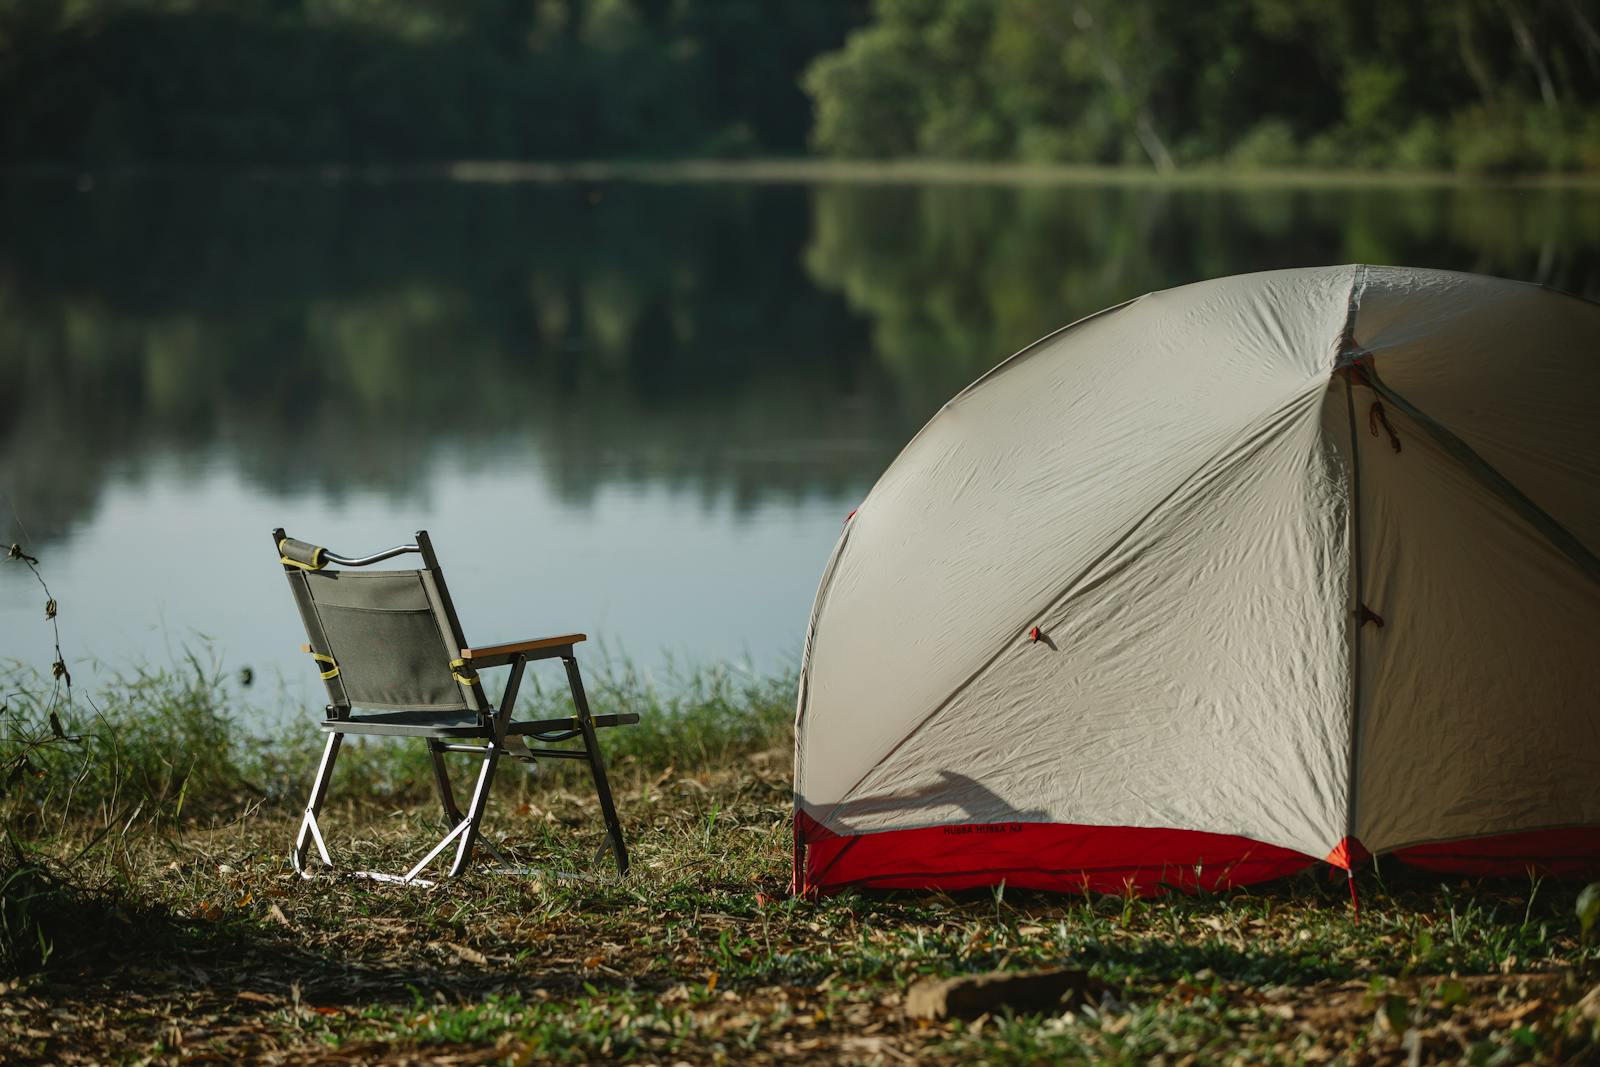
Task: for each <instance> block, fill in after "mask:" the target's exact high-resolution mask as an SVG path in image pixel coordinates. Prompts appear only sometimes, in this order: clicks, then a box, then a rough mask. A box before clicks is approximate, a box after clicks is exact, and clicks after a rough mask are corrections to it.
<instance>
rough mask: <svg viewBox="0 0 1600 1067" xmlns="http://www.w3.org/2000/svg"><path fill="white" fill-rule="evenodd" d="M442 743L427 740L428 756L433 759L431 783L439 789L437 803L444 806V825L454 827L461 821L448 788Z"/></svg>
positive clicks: (448, 777)
mask: <svg viewBox="0 0 1600 1067" xmlns="http://www.w3.org/2000/svg"><path fill="white" fill-rule="evenodd" d="M444 754H445V747H444V742H443V741H437V740H434V739H432V738H429V740H428V755H430V756H432V757H433V782H434V784H435V785H437V786H438V787H439V801H440V803H441V804H443V805H444V818H445V825H447V826H455V825H456V824H457V823H459V822H460V821H461V809H460V808H458V807H456V795H455V792H454V791H453V790H452V789H451V788H450V775H449V774H448V773H447V772H446V771H445V766H444Z"/></svg>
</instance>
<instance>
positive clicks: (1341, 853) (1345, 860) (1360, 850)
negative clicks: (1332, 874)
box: [1322, 837, 1372, 871]
mask: <svg viewBox="0 0 1600 1067" xmlns="http://www.w3.org/2000/svg"><path fill="white" fill-rule="evenodd" d="M1371 858H1372V853H1370V852H1368V851H1367V846H1366V845H1363V844H1362V843H1361V842H1360V841H1359V840H1357V839H1356V838H1354V837H1347V838H1345V839H1344V840H1342V841H1340V842H1339V843H1338V844H1337V845H1334V846H1333V850H1332V851H1331V852H1329V853H1328V854H1327V855H1326V856H1324V857H1323V858H1322V859H1323V862H1324V863H1329V864H1332V865H1333V866H1335V867H1337V868H1339V869H1340V870H1341V871H1348V870H1351V869H1353V868H1354V867H1355V866H1356V865H1357V864H1360V863H1365V862H1367V860H1369V859H1371Z"/></svg>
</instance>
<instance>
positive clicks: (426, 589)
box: [298, 571, 477, 711]
mask: <svg viewBox="0 0 1600 1067" xmlns="http://www.w3.org/2000/svg"><path fill="white" fill-rule="evenodd" d="M298 577H299V579H300V581H299V584H300V585H301V586H302V587H303V588H304V589H305V591H306V595H307V596H308V598H309V600H310V602H311V607H312V610H313V612H314V613H315V616H316V621H317V623H318V626H319V628H320V630H321V631H322V635H323V638H324V640H325V642H326V645H325V647H324V648H317V644H316V642H315V640H313V644H312V647H313V648H317V651H320V652H324V653H325V654H327V655H331V656H333V657H334V660H335V661H336V662H337V663H338V665H339V674H338V677H337V678H336V679H334V681H337V682H339V683H340V684H341V688H342V690H343V693H344V695H345V698H346V703H347V704H349V705H353V706H356V707H364V708H383V709H407V710H411V709H418V710H421V709H427V710H434V709H437V710H441V711H444V710H459V711H467V710H477V708H476V706H475V704H476V702H474V704H473V705H469V703H468V701H467V697H466V695H465V694H464V692H463V690H464V689H465V688H466V687H464V686H462V685H461V684H460V683H458V682H457V681H456V679H455V678H454V676H453V675H452V674H451V670H450V660H451V659H452V658H454V656H455V655H456V648H457V646H456V643H455V641H456V639H455V637H454V636H453V635H452V634H451V633H450V628H449V625H448V622H447V621H446V619H445V618H444V616H443V614H442V612H440V611H439V610H438V607H437V605H438V597H437V591H436V589H434V588H432V583H431V582H429V581H427V578H428V575H427V572H425V571H382V572H375V573H372V574H352V573H350V572H349V571H308V572H304V573H303V574H301V575H299V576H298ZM313 636H314V635H313ZM474 688H476V687H474ZM330 689H331V686H330Z"/></svg>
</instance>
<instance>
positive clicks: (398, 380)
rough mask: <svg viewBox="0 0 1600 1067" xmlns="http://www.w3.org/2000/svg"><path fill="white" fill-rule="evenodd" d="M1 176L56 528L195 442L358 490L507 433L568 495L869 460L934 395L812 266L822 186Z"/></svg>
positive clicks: (883, 455)
mask: <svg viewBox="0 0 1600 1067" xmlns="http://www.w3.org/2000/svg"><path fill="white" fill-rule="evenodd" d="M0 196H4V200H3V201H0V213H3V214H0V220H3V223H4V225H3V227H0V228H3V229H4V236H0V364H3V365H4V367H5V370H6V377H7V379H8V383H9V385H8V388H7V389H5V390H4V391H3V396H4V399H0V405H3V407H0V417H3V418H4V423H3V427H0V486H5V487H8V488H9V489H10V490H11V491H12V492H13V493H14V494H15V496H16V497H17V498H18V502H19V504H20V505H23V506H24V510H25V511H26V512H27V514H29V515H30V516H31V517H32V518H33V519H34V523H35V525H37V526H41V527H43V528H44V529H45V530H47V531H48V532H50V533H56V532H59V531H60V530H61V529H63V528H64V526H65V525H66V524H67V523H68V522H70V521H71V519H73V518H74V517H76V516H77V515H79V514H81V513H83V512H84V511H85V510H86V509H87V508H88V506H89V505H90V504H91V503H92V501H93V499H94V496H95V493H96V490H97V487H98V485H99V484H100V482H101V481H102V480H103V479H104V478H105V477H106V476H107V473H108V471H109V470H110V469H112V468H116V469H119V470H124V471H127V472H129V473H130V474H136V473H137V472H138V470H139V469H140V468H141V467H142V465H143V464H142V460H143V458H144V457H148V456H150V455H152V454H156V453H166V452H171V451H173V450H178V451H179V452H189V453H199V452H204V451H209V450H211V449H215V448H218V447H220V448H222V449H224V450H225V451H226V452H227V453H229V454H230V455H231V457H232V458H233V460H234V462H235V463H236V464H237V465H238V466H239V467H240V468H241V469H243V470H244V471H246V472H247V474H248V475H249V476H250V477H251V478H253V479H255V480H256V481H257V482H258V483H260V484H263V485H265V486H267V487H270V488H274V489H281V490H297V489H302V488H307V487H316V488H319V489H321V490H323V491H326V492H328V493H330V494H334V495H338V494H340V493H343V492H346V491H348V490H350V489H356V488H360V489H373V488H377V489H380V490H387V491H390V492H393V493H397V494H403V493H407V492H413V491H416V490H418V489H419V488H421V486H422V483H424V482H425V479H423V478H420V477H419V473H420V472H421V471H422V469H423V468H425V467H426V465H427V464H428V463H429V462H430V461H432V460H433V459H436V458H437V457H438V456H439V455H440V454H441V448H443V447H448V448H449V449H450V450H451V453H452V455H455V456H457V457H460V458H462V459H463V460H464V461H466V462H469V463H475V462H504V461H505V460H506V459H507V458H508V457H507V452H508V451H510V452H515V453H517V454H519V458H520V457H525V459H523V460H522V461H525V462H527V463H529V464H536V465H539V466H541V467H543V468H544V470H545V472H546V475H547V477H548V478H549V479H550V481H551V482H552V483H553V484H555V485H556V486H557V488H558V489H559V491H560V492H561V493H563V494H564V495H565V496H566V497H568V498H569V499H574V500H581V499H583V498H584V497H585V496H586V495H587V494H590V493H592V492H594V491H596V490H597V489H598V488H599V487H601V486H604V485H606V484H609V483H615V482H617V481H627V482H649V483H651V484H653V485H668V486H673V487H684V488H690V489H693V490H694V491H696V492H699V493H702V494H704V495H706V496H707V497H711V496H720V497H728V498H731V499H733V500H734V501H735V502H736V503H740V504H749V503H751V502H753V501H755V500H756V499H758V498H760V497H761V496H762V495H763V494H779V495H783V494H788V495H795V494H801V493H807V492H812V491H817V490H822V491H829V490H835V489H838V488H840V487H842V486H844V485H855V484H859V482H860V480H861V479H862V478H863V477H870V474H871V472H872V471H874V470H876V469H877V468H878V467H879V466H881V464H882V463H883V462H884V461H885V460H886V459H887V457H888V455H890V454H892V452H893V449H894V448H895V447H896V446H897V443H898V441H899V440H901V439H902V438H903V436H904V434H905V432H906V430H905V421H906V420H907V419H910V418H912V416H909V415H906V414H904V413H898V414H897V413H896V412H895V408H894V404H893V397H892V396H890V395H888V394H886V393H885V392H884V387H883V376H882V375H881V374H878V373H877V372H876V371H875V369H874V366H873V364H872V362H871V360H870V355H869V353H868V352H867V349H866V343H865V330H864V328H863V327H862V326H861V324H860V323H859V322H858V321H857V320H856V319H855V318H854V317H852V316H851V315H850V314H849V313H848V312H847V311H846V310H845V309H844V307H843V305H842V302H840V301H838V300H837V299H836V298H834V297H832V296H830V295H827V294H821V293H818V292H817V291H816V290H815V289H814V288H813V287H812V286H811V285H810V284H809V283H808V282H807V281H806V279H805V276H804V274H803V270H802V268H801V266H800V263H799V254H798V253H799V249H800V247H801V246H802V244H803V243H804V240H805V237H806V234H807V232H808V226H809V217H808V210H809V209H808V204H807V200H806V196H805V194H804V192H803V190H799V189H778V188H758V189H738V188H732V187H711V186H705V187H695V188H689V189H666V188H662V187H652V186H593V187H559V188H548V187H537V188H517V189H507V188H483V187H478V188H473V187H462V186H449V185H408V186H393V187H388V188H382V189H374V188H370V187H368V188H360V189H350V188H344V187H331V188H327V187H315V186H306V185H287V184H285V185H274V184H263V183H235V184H228V185H224V186H221V187H216V186H210V185H205V184H198V183H196V184H190V185H186V186H174V185H171V184H165V183H163V184H159V185H158V184H154V183H149V184H136V185H127V186H119V187H114V188H112V189H109V190H105V191H101V190H96V191H95V192H93V193H91V194H89V195H81V194H77V193H74V192H71V191H63V190H59V189H54V188H43V187H40V186H33V187H26V188H22V187H16V186H13V187H11V188H10V189H8V190H5V191H4V192H0ZM35 535H36V536H39V535H40V531H39V530H36V531H35Z"/></svg>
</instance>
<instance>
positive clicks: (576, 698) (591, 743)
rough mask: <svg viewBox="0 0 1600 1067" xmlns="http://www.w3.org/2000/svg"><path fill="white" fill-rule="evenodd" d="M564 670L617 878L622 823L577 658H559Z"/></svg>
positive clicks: (623, 849)
mask: <svg viewBox="0 0 1600 1067" xmlns="http://www.w3.org/2000/svg"><path fill="white" fill-rule="evenodd" d="M561 662H562V663H563V664H564V665H565V666H566V668H567V684H568V685H569V686H571V688H572V704H573V707H574V708H576V709H577V712H578V729H579V730H580V731H582V733H583V747H584V749H585V750H586V751H587V754H588V757H589V771H590V773H591V774H593V775H594V790H595V792H596V793H597V794H599V797H600V814H601V816H602V817H603V818H604V819H605V822H606V838H607V841H608V844H609V846H610V849H611V856H612V858H613V859H615V860H616V861H617V874H618V875H619V876H623V875H626V874H627V873H628V846H627V843H626V842H624V841H623V839H622V823H621V822H620V821H619V820H618V819H617V806H616V805H615V804H613V803H612V801H611V784H610V783H609V782H608V781H607V780H606V763H605V757H603V756H602V755H601V754H600V741H599V739H598V738H596V737H595V734H594V720H593V718H592V717H591V716H590V714H589V698H588V697H587V696H585V695H584V692H583V677H582V675H580V674H579V673H578V658H577V657H576V656H562V657H561ZM605 849H606V846H601V849H600V851H599V852H597V853H595V860H596V862H598V861H599V859H600V856H601V855H602V854H603V853H604V852H605Z"/></svg>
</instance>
